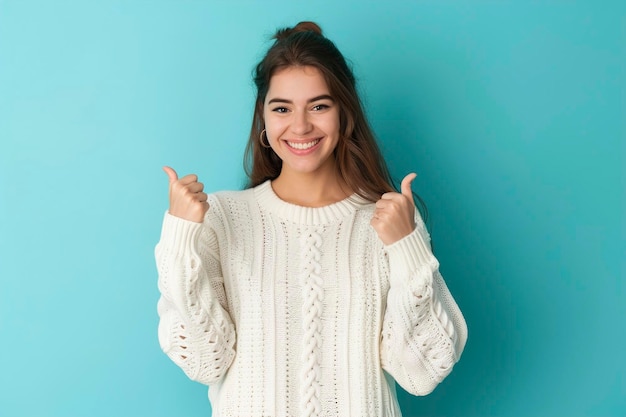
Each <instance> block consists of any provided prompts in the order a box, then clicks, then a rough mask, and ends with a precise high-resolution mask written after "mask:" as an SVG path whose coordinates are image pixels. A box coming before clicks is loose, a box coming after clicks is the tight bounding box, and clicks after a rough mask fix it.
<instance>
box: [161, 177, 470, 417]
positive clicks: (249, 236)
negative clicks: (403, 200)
mask: <svg viewBox="0 0 626 417" xmlns="http://www.w3.org/2000/svg"><path fill="white" fill-rule="evenodd" d="M209 204H210V209H209V211H208V212H207V214H206V216H205V220H204V222H203V223H202V224H200V223H194V222H189V221H185V220H182V219H180V218H177V217H174V216H171V215H169V214H166V215H165V219H164V222H163V229H162V234H161V240H160V241H159V243H158V245H157V247H156V259H157V268H158V272H159V289H160V291H161V298H160V300H159V304H158V312H159V316H160V323H159V342H160V344H161V347H162V349H163V350H164V351H165V353H166V354H167V355H168V356H169V357H170V358H171V359H172V360H173V361H174V362H175V363H176V364H177V365H178V366H180V367H181V368H182V369H183V370H184V371H185V373H186V374H187V375H188V376H189V378H191V379H192V380H195V381H198V382H201V383H204V384H207V385H209V398H210V401H211V405H212V409H213V416H214V417H217V416H220V417H230V416H246V417H256V416H259V417H260V416H302V417H304V416H331V415H332V416H372V417H374V416H375V417H380V416H400V415H401V414H400V409H399V407H398V403H397V399H396V393H395V383H394V381H393V379H395V380H396V381H397V382H398V383H399V384H400V385H401V386H402V387H403V388H404V389H406V390H407V391H408V392H411V393H412V394H415V395H425V394H428V393H429V392H431V391H432V390H433V389H434V388H435V386H436V385H437V384H438V383H439V382H441V381H442V380H443V379H444V378H445V377H446V375H448V374H449V373H450V371H451V370H452V366H453V365H454V363H455V362H456V361H457V360H458V359H459V357H460V355H461V352H462V350H463V347H464V346H465V341H466V339H467V328H466V324H465V321H464V319H463V316H462V315H461V312H460V311H459V308H458V307H457V305H456V303H455V301H454V300H453V298H452V296H451V295H450V292H449V291H448V288H447V287H446V285H445V283H444V281H443V279H442V277H441V275H440V274H439V270H438V267H439V264H438V262H437V260H436V259H435V257H434V256H433V255H432V252H431V250H430V243H429V236H428V233H427V232H426V229H425V227H424V224H423V222H422V220H421V218H420V217H419V215H416V217H417V227H416V230H415V231H414V232H413V233H411V234H410V235H408V236H407V237H405V238H403V239H401V240H400V241H398V242H396V243H394V244H392V245H389V246H384V245H383V244H382V242H381V241H380V240H379V238H378V236H377V235H376V232H375V231H374V229H373V228H372V227H371V225H370V219H371V217H372V213H373V211H374V204H371V203H368V202H365V201H364V200H362V199H360V198H358V197H356V196H353V197H350V198H348V199H346V200H343V201H340V202H338V203H335V204H332V205H329V206H325V207H321V208H308V207H300V206H296V205H293V204H289V203H287V202H284V201H282V200H280V198H279V197H278V196H277V195H276V194H275V193H274V191H273V189H272V187H271V184H270V182H269V181H268V182H266V183H264V184H261V185H259V186H258V187H256V188H254V189H249V190H245V191H234V192H221V193H217V194H214V195H210V196H209ZM392 378H393V379H392Z"/></svg>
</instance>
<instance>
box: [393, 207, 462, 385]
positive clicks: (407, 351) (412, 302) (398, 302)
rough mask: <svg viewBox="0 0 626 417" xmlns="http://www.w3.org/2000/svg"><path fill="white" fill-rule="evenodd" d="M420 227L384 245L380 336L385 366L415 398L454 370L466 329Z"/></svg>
mask: <svg viewBox="0 0 626 417" xmlns="http://www.w3.org/2000/svg"><path fill="white" fill-rule="evenodd" d="M416 217H417V218H416V223H417V227H416V228H415V230H414V231H413V233H411V234H409V235H408V236H406V237H405V238H403V239H401V240H399V241H398V242H395V243H393V244H391V245H389V246H386V247H385V251H384V252H385V254H384V255H386V257H387V258H388V263H387V262H382V264H381V265H382V269H383V271H382V272H383V273H385V274H388V276H389V292H388V294H387V307H386V310H385V314H384V319H383V327H382V336H381V363H382V367H383V369H385V371H387V372H388V373H389V374H391V375H392V376H393V377H394V379H395V380H396V382H398V384H400V386H402V388H404V389H405V390H406V391H408V392H410V393H411V394H413V395H426V394H429V393H430V392H432V390H433V389H435V387H436V386H437V385H438V384H439V383H440V382H441V381H443V379H444V378H445V377H446V376H447V375H448V374H449V373H450V372H451V371H452V367H453V365H454V364H455V363H456V362H457V361H458V360H459V358H460V356H461V353H462V352H463V348H464V347H465V342H466V340H467V326H466V323H465V319H464V318H463V315H462V314H461V311H460V310H459V308H458V306H457V304H456V302H455V301H454V299H453V298H452V296H451V294H450V291H449V290H448V288H447V286H446V284H445V282H444V280H443V278H442V276H441V274H440V273H439V262H438V261H437V259H436V258H435V257H434V255H433V253H432V251H431V247H430V237H429V235H428V232H427V231H426V228H425V226H424V223H423V221H422V219H421V217H419V215H417V214H416Z"/></svg>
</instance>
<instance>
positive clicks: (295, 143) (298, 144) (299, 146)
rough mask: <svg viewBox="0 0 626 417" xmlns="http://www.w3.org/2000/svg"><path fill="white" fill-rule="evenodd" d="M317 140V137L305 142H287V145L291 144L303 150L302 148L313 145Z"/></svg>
mask: <svg viewBox="0 0 626 417" xmlns="http://www.w3.org/2000/svg"><path fill="white" fill-rule="evenodd" d="M319 141H320V140H319V139H315V140H314V141H311V142H307V143H300V142H287V144H289V146H291V147H292V148H294V149H300V150H304V149H309V148H312V147H313V146H315V145H317V144H318V143H319Z"/></svg>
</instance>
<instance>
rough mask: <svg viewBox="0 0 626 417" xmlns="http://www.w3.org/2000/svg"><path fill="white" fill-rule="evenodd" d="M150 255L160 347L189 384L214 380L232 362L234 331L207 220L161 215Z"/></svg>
mask: <svg viewBox="0 0 626 417" xmlns="http://www.w3.org/2000/svg"><path fill="white" fill-rule="evenodd" d="M155 256H156V263H157V270H158V274H159V280H158V286H159V291H160V293H161V297H160V299H159V302H158V306H157V309H158V313H159V319H160V320H159V332H158V334H159V343H160V345H161V348H162V349H163V351H164V352H165V353H166V354H167V355H168V356H169V357H170V359H172V361H174V363H176V365H178V366H179V367H180V368H182V370H183V371H184V372H185V374H187V376H188V377H189V378H191V379H192V380H194V381H197V382H201V383H203V384H207V385H209V384H212V383H214V382H217V381H219V380H220V379H221V378H222V377H223V376H224V374H225V373H226V371H227V370H228V367H229V366H230V364H231V363H232V361H233V358H234V357H235V350H234V345H235V326H234V325H233V322H232V320H231V318H230V315H229V313H228V310H227V306H228V304H227V300H226V294H225V291H224V285H223V284H224V281H223V277H222V270H221V265H220V261H219V248H218V244H217V238H216V236H215V233H214V232H213V230H211V229H210V227H209V226H208V225H207V222H206V219H205V222H204V223H202V224H201V223H194V222H190V221H187V220H183V219H180V218H178V217H175V216H172V215H170V214H168V213H166V214H165V218H164V220H163V228H162V231H161V239H160V241H159V243H158V244H157V246H156V248H155Z"/></svg>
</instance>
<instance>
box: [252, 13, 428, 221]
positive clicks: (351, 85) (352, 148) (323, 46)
mask: <svg viewBox="0 0 626 417" xmlns="http://www.w3.org/2000/svg"><path fill="white" fill-rule="evenodd" d="M273 39H275V41H274V44H273V45H272V46H271V47H270V48H269V50H268V51H267V54H266V55H265V57H264V58H263V59H262V60H261V62H259V63H258V65H257V66H256V69H255V71H254V83H255V85H256V89H257V94H256V101H255V107H254V116H253V119H252V127H251V129H250V137H249V139H248V144H247V146H246V151H245V155H244V169H245V171H246V174H247V175H248V184H247V186H248V188H251V187H255V186H257V185H259V184H261V183H263V182H265V181H266V180H268V179H269V180H273V179H275V178H277V177H278V175H279V174H280V171H281V168H282V161H281V159H280V158H279V157H278V155H276V153H275V152H274V151H273V150H272V149H271V148H266V147H264V146H262V145H261V142H260V135H261V132H262V131H263V129H264V126H265V123H264V121H263V106H264V102H265V98H266V95H267V92H268V90H269V86H270V80H271V78H272V76H273V75H274V74H275V73H276V72H277V71H280V70H281V69H284V68H287V67H292V66H311V67H315V68H317V69H318V70H319V71H320V73H321V74H322V76H323V77H324V80H325V81H326V84H327V85H328V88H329V90H330V94H331V96H332V97H333V99H335V101H336V102H337V103H338V108H339V133H340V138H339V142H338V144H337V147H336V148H335V152H334V156H335V161H336V167H337V171H338V174H339V175H340V177H341V179H342V180H343V181H344V182H345V183H346V184H347V185H348V187H349V188H350V189H351V190H352V191H353V192H355V193H357V194H358V195H359V196H361V197H362V198H364V199H366V200H368V201H371V202H375V201H377V200H378V199H380V196H381V195H382V194H384V193H386V192H390V191H396V190H397V189H396V188H395V187H394V183H393V180H392V179H391V175H390V174H389V170H388V168H387V165H386V163H385V160H384V159H383V157H382V154H381V152H380V149H379V147H378V145H377V143H376V139H375V137H374V134H373V132H372V129H371V127H370V125H369V123H368V121H367V118H366V117H365V113H364V111H363V106H362V103H361V100H360V98H359V95H358V93H357V89H356V80H355V78H354V74H353V73H352V70H351V69H350V67H349V66H348V64H347V63H346V60H345V58H344V57H343V55H342V54H341V52H339V50H338V49H337V47H336V46H335V44H334V43H333V42H331V41H330V40H329V39H327V38H326V37H325V36H324V35H322V30H321V28H320V27H319V26H318V25H317V24H315V23H313V22H300V23H298V24H297V25H296V26H295V27H293V28H284V29H279V30H278V31H277V32H276V34H275V35H274V37H273ZM414 197H415V200H416V202H417V207H418V209H419V211H420V212H421V213H422V217H424V218H425V217H426V215H427V211H426V206H425V205H424V203H423V201H422V200H421V199H420V198H419V196H417V195H416V194H414Z"/></svg>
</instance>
